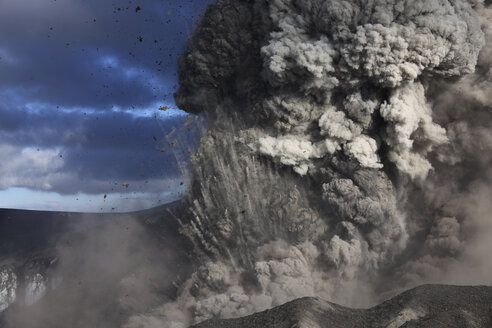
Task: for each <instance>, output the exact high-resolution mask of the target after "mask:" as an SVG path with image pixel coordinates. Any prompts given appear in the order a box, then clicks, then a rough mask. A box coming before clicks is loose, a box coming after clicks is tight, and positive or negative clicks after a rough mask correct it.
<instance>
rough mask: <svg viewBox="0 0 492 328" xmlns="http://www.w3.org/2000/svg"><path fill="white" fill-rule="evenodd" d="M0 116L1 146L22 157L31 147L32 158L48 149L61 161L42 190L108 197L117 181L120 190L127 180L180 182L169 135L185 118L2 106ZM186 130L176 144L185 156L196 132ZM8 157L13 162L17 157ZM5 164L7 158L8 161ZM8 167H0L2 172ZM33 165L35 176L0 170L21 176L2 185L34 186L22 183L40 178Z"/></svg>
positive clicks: (49, 172)
mask: <svg viewBox="0 0 492 328" xmlns="http://www.w3.org/2000/svg"><path fill="white" fill-rule="evenodd" d="M0 115H1V116H2V124H0V138H1V140H2V143H1V144H2V145H8V146H9V147H10V148H11V149H16V150H17V152H19V153H20V152H22V151H23V149H24V150H25V149H29V150H30V151H32V152H33V156H38V155H37V154H39V156H43V155H42V154H43V152H46V151H47V150H50V151H51V152H50V153H49V154H50V157H49V160H50V163H51V161H56V163H58V165H53V164H51V165H49V166H50V167H51V169H47V171H45V172H44V173H45V178H46V179H47V181H48V182H49V185H50V187H49V188H47V187H46V188H43V187H40V188H41V189H47V190H52V191H57V192H60V193H76V192H77V191H82V192H87V193H104V192H109V191H111V188H110V187H109V188H108V186H110V185H112V184H114V183H118V187H119V188H118V189H121V183H123V182H124V181H134V182H140V183H141V184H145V181H148V180H154V179H164V178H169V179H179V177H180V176H181V174H182V172H180V170H179V168H178V165H177V161H176V157H175V153H174V152H173V150H174V149H173V148H172V147H171V144H170V143H172V142H173V140H174V139H170V138H169V137H167V135H168V134H169V133H170V132H171V131H172V129H173V128H177V129H180V128H182V127H183V124H184V123H185V121H186V117H185V116H174V117H169V118H166V119H164V120H163V119H161V118H158V117H138V116H137V117H136V116H133V115H132V114H128V113H121V112H103V113H99V114H97V115H96V114H91V115H87V114H85V115H84V113H83V112H80V113H66V112H64V111H62V110H58V111H56V110H55V111H44V112H43V111H41V112H39V113H28V112H27V113H26V112H22V110H19V109H15V110H8V109H5V108H4V107H3V106H0ZM184 131H186V132H183V139H182V140H181V144H179V145H176V148H179V151H182V152H186V151H187V147H191V146H192V144H193V137H192V134H193V131H188V130H187V129H184ZM4 155H6V153H4ZM46 155H47V154H46ZM9 157H10V158H11V160H12V157H15V155H14V154H12V155H11V156H9ZM4 162H8V160H7V159H6V158H5V159H4ZM7 166H8V165H7V164H3V165H0V167H3V168H5V167H7ZM30 167H31V168H32V169H33V170H34V172H29V171H26V170H23V169H22V166H20V167H19V169H15V170H14V169H12V170H8V171H7V170H6V169H4V170H1V169H0V171H2V175H3V176H4V177H5V176H6V175H16V176H17V179H15V180H12V181H13V182H12V184H8V183H6V184H5V183H4V184H2V185H1V186H0V187H2V188H6V187H10V186H19V184H20V185H21V186H26V187H35V186H32V185H25V184H23V183H22V181H24V180H23V179H22V177H26V178H27V177H29V174H33V175H35V176H39V175H42V174H41V173H42V172H40V171H39V170H36V169H35V167H36V166H35V165H34V164H32V163H31V165H30ZM7 172H10V173H9V174H7ZM50 174H53V176H52V178H49V175H50ZM55 174H56V175H55ZM31 180H32V179H31ZM89 181H98V182H99V183H89ZM147 184H148V182H147ZM135 187H136V186H133V185H132V189H131V190H133V191H135ZM148 187H150V186H148ZM123 189H124V190H125V188H123ZM146 189H149V188H146ZM146 189H145V190H146Z"/></svg>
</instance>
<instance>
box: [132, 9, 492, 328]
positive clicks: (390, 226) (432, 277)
mask: <svg viewBox="0 0 492 328" xmlns="http://www.w3.org/2000/svg"><path fill="white" fill-rule="evenodd" d="M491 18H492V11H491V9H489V8H488V7H486V6H485V4H484V3H483V1H465V0H444V1H438V0H435V1H403V0H401V1H400V0H394V1H390V0H380V1H376V0H373V1H371V0H369V1H368V0H354V1H341V0H310V1H296V0H275V1H266V0H256V1H239V0H218V1H217V3H216V4H215V5H213V6H211V7H209V9H208V10H207V12H206V14H205V16H204V18H203V20H202V21H201V23H200V24H199V26H198V28H197V31H196V33H195V35H194V36H193V37H192V38H191V39H190V40H189V43H188V49H187V52H186V54H185V55H183V56H182V57H181V59H180V64H179V67H180V68H179V73H180V89H179V91H178V92H177V93H176V95H175V98H176V101H177V103H178V105H179V107H180V108H183V109H185V110H187V111H189V112H191V113H198V112H205V113H206V114H207V116H208V118H209V127H208V131H207V132H206V133H205V134H204V136H203V137H202V140H201V144H200V146H199V148H198V150H197V152H196V154H195V155H194V157H193V159H192V162H193V169H192V176H193V184H192V186H191V188H190V190H189V192H188V195H187V204H188V205H189V207H190V210H189V217H190V218H189V219H185V218H182V222H183V233H184V234H185V235H186V236H187V237H188V238H189V239H190V241H191V242H192V243H193V245H194V248H193V249H194V252H195V255H196V259H199V260H197V262H196V268H197V269H196V271H195V273H194V274H193V276H192V277H191V278H189V280H188V281H187V282H186V283H185V284H183V286H181V293H180V296H179V297H178V299H177V300H176V302H173V303H168V304H165V305H163V306H162V307H161V308H159V309H156V310H155V311H154V312H152V313H151V314H149V315H147V316H135V317H133V318H132V319H131V320H130V321H129V322H128V323H127V327H139V325H144V326H146V327H147V326H148V327H152V326H153V325H154V324H155V325H156V326H157V325H160V326H159V327H162V326H164V327H180V326H186V325H187V324H190V323H193V322H197V321H201V320H204V319H207V318H212V317H223V318H227V317H236V316H242V315H246V314H250V313H252V312H256V311H260V310H264V309H267V308H270V307H272V306H276V305H279V304H282V303H284V302H286V301H289V300H292V299H295V298H298V297H302V296H319V297H322V298H325V299H327V300H330V301H334V302H338V303H341V304H344V305H351V306H369V305H371V304H374V303H375V302H377V301H379V300H380V299H381V298H384V297H386V296H388V295H393V294H395V293H396V292H397V291H400V290H401V289H404V288H408V287H411V286H414V285H416V284H420V283H424V282H465V283H479V282H481V283H492V281H490V277H488V278H487V275H486V274H482V275H481V274H480V272H482V273H483V272H486V270H485V271H484V269H483V268H484V266H487V265H488V266H489V267H491V263H488V262H490V259H487V258H488V257H487V256H486V254H485V253H484V252H483V249H484V246H485V245H486V244H485V243H487V241H486V240H487V238H486V236H487V233H485V232H486V231H490V232H491V233H492V227H491V224H490V214H487V213H490V211H488V209H487V207H489V208H490V205H489V202H487V201H484V200H485V199H490V196H491V195H492V188H491V187H490V186H491V184H490V179H491V177H492V171H491V167H492V165H490V164H491V154H492V152H491V150H492V129H491V128H492V126H491V125H492V118H491V116H492V113H491V111H490V99H487V94H490V89H491V86H492V84H491V83H492V78H491V76H492V75H491V74H490V66H491V65H490V58H492V57H491V56H489V54H490V52H491V50H490V49H491V48H489V47H488V46H486V41H488V40H489V39H490V38H491V36H492V30H491V27H490V26H492V25H491V24H490V22H491ZM489 44H490V43H489ZM487 229H488V230H487ZM488 243H490V242H488ZM485 249H486V247H485ZM482 255H484V256H482ZM470 263H475V264H474V265H475V267H473V269H472V270H473V272H474V275H472V276H473V277H472V276H471V275H469V274H468V273H467V271H466V270H467V269H466V268H470ZM467 279H469V280H470V279H472V280H473V281H467ZM487 279H488V280H487Z"/></svg>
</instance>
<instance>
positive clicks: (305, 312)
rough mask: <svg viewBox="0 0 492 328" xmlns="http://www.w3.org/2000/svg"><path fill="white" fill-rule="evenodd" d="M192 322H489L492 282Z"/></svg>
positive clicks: (204, 327)
mask: <svg viewBox="0 0 492 328" xmlns="http://www.w3.org/2000/svg"><path fill="white" fill-rule="evenodd" d="M192 327H193V328H212V327H213V328H258V327H272V328H273V327H275V328H308V327H313V328H359V327H360V328H362V327H387V328H397V327H405V328H410V327H433V328H439V327H460V328H465V327H470V328H471V327H483V328H490V327H492V287H490V286H450V285H422V286H419V287H416V288H413V289H410V290H408V291H406V292H403V293H401V294H399V295H398V296H395V297H393V298H391V299H390V300H387V301H385V302H383V303H381V304H379V305H377V306H375V307H372V308H370V309H351V308H347V307H343V306H340V305H337V304H334V303H330V302H327V301H324V300H321V299H319V298H309V297H306V298H301V299H297V300H294V301H292V302H289V303H286V304H284V305H281V306H278V307H276V308H273V309H270V310H266V311H264V312H260V313H256V314H253V315H250V316H247V317H243V318H238V319H228V320H208V321H205V322H202V323H200V324H197V325H194V326H192Z"/></svg>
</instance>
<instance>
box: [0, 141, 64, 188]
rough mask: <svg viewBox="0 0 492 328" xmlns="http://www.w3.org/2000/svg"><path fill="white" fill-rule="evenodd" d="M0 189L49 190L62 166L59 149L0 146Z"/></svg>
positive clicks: (62, 161)
mask: <svg viewBox="0 0 492 328" xmlns="http://www.w3.org/2000/svg"><path fill="white" fill-rule="evenodd" d="M0 153H1V154H2V160H1V161H0V175H1V176H2V179H1V181H0V188H1V189H4V188H8V187H12V186H25V187H30V188H34V189H44V190H50V189H51V188H52V180H53V179H54V178H57V176H59V175H63V173H59V171H60V169H61V168H62V167H63V166H64V160H63V158H62V157H60V154H61V149H57V148H51V149H37V148H31V147H29V148H17V147H14V146H11V145H0Z"/></svg>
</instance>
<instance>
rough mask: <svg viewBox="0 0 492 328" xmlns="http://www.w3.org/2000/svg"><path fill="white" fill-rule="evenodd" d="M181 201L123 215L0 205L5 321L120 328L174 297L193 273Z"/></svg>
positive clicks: (1, 322)
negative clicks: (137, 314) (179, 284)
mask: <svg viewBox="0 0 492 328" xmlns="http://www.w3.org/2000/svg"><path fill="white" fill-rule="evenodd" d="M178 204H179V202H176V203H171V204H167V205H164V206H161V207H157V208H153V209H150V210H145V211H139V212H134V213H123V214H117V213H114V214H91V213H68V212H44V211H25V210H10V209H0V327H13V328H16V327H50V328H54V327H67V325H69V326H71V327H91V326H98V325H103V326H104V327H119V326H120V325H121V324H122V323H123V322H124V321H125V320H126V317H127V316H128V315H130V314H133V313H135V312H141V311H146V309H147V308H148V307H152V306H155V304H158V303H160V302H162V301H165V300H166V299H167V298H172V297H173V295H174V294H175V293H176V290H175V289H176V287H175V285H174V282H175V280H176V279H179V275H180V274H181V275H183V276H187V275H188V273H187V272H188V271H189V268H188V261H187V257H186V256H183V255H184V254H185V253H186V245H185V241H184V239H183V238H182V237H181V235H180V234H179V232H178V229H179V224H178V221H177V220H175V219H174V218H173V216H172V215H171V214H170V212H169V211H170V210H172V211H173V212H174V213H177V212H179V206H177V205H178ZM167 250H172V252H169V251H167ZM170 268H172V269H170Z"/></svg>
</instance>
